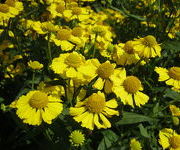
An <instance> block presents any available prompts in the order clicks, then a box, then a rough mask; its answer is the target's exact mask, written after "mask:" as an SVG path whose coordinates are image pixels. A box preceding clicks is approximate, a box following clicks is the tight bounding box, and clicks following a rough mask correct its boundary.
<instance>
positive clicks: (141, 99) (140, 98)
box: [134, 92, 149, 107]
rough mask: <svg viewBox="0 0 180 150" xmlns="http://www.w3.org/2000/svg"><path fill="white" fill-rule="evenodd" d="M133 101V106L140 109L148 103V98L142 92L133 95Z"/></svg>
mask: <svg viewBox="0 0 180 150" xmlns="http://www.w3.org/2000/svg"><path fill="white" fill-rule="evenodd" d="M134 100H135V104H136V105H137V106H139V107H140V106H141V105H144V104H145V103H147V102H148V100H149V97H148V96H147V95H146V94H144V93H142V92H137V93H136V94H134Z"/></svg>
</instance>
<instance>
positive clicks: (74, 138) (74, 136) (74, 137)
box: [69, 130, 85, 146]
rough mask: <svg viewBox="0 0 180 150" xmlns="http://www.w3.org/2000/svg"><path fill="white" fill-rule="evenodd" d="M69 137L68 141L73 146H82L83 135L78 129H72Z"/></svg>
mask: <svg viewBox="0 0 180 150" xmlns="http://www.w3.org/2000/svg"><path fill="white" fill-rule="evenodd" d="M69 138H70V139H69V141H70V142H71V144H72V145H73V146H82V145H83V144H84V140H85V136H84V134H83V133H82V132H81V131H79V130H74V131H73V132H72V133H71V135H70V136H69Z"/></svg>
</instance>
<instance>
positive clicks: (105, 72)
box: [93, 61, 120, 93]
mask: <svg viewBox="0 0 180 150" xmlns="http://www.w3.org/2000/svg"><path fill="white" fill-rule="evenodd" d="M96 66H97V71H96V73H97V75H98V76H99V78H98V79H97V80H96V82H95V83H94V84H93V88H97V89H99V90H102V89H103V88H104V91H105V93H111V92H112V87H113V82H112V81H111V76H115V74H118V73H120V71H119V70H118V69H115V66H116V65H115V64H111V63H110V62H109V61H106V62H105V63H102V64H99V62H97V63H96Z"/></svg>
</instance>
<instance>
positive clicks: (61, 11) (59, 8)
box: [56, 3, 65, 13]
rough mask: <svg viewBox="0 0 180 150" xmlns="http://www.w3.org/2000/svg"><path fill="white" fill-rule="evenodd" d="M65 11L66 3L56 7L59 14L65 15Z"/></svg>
mask: <svg viewBox="0 0 180 150" xmlns="http://www.w3.org/2000/svg"><path fill="white" fill-rule="evenodd" d="M64 10H65V5H64V3H59V4H58V5H57V6H56V11H57V12H58V13H63V11H64Z"/></svg>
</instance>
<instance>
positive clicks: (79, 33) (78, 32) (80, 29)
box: [72, 27, 83, 37]
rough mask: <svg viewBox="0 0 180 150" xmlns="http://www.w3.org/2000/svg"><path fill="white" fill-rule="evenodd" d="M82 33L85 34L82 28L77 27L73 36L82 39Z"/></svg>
mask: <svg viewBox="0 0 180 150" xmlns="http://www.w3.org/2000/svg"><path fill="white" fill-rule="evenodd" d="M82 32H83V30H82V28H81V27H75V28H73V30H72V35H74V36H77V37H81V36H82Z"/></svg>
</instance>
